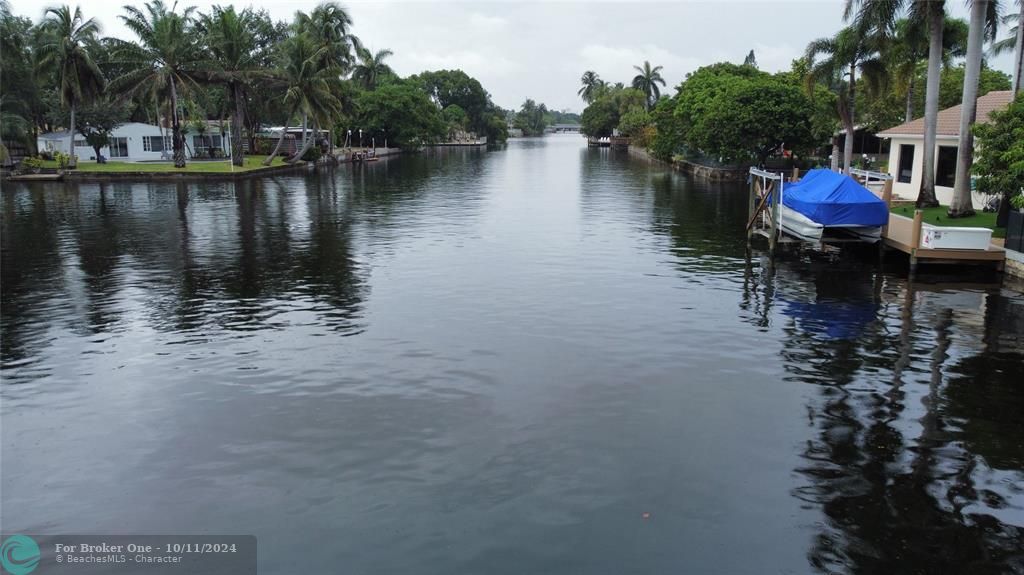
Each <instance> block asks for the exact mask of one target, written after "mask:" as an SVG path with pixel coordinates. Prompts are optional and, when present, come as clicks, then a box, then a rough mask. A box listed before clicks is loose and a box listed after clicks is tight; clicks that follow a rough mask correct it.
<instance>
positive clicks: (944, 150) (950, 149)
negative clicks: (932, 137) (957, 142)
mask: <svg viewBox="0 0 1024 575" xmlns="http://www.w3.org/2000/svg"><path fill="white" fill-rule="evenodd" d="M955 181H956V146H939V157H938V158H936V159H935V185H936V186H942V187H945V188H952V187H953V182H955Z"/></svg>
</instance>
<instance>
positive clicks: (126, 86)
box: [111, 0, 215, 168]
mask: <svg viewBox="0 0 1024 575" xmlns="http://www.w3.org/2000/svg"><path fill="white" fill-rule="evenodd" d="M124 10H125V12H126V14H125V15H122V16H120V18H121V21H122V22H124V25H125V26H126V27H127V28H128V29H129V30H131V31H132V32H133V33H134V34H135V35H136V36H138V38H139V43H138V44H136V43H134V42H126V41H123V40H120V41H117V42H116V43H115V48H114V58H115V59H117V60H118V61H119V62H120V63H121V65H123V66H124V68H125V69H126V70H127V72H125V73H124V74H123V75H121V76H120V77H118V78H117V79H115V80H114V81H113V82H112V83H111V88H112V89H114V90H115V91H117V92H120V93H122V94H123V95H125V96H132V97H134V96H138V95H142V94H143V93H144V92H147V91H148V92H149V93H150V96H151V97H152V98H153V99H154V100H164V101H166V104H167V115H168V116H169V118H170V121H171V141H172V142H173V149H174V166H175V167H177V168H184V167H185V136H184V134H183V132H182V128H181V109H180V108H181V105H180V101H181V98H182V97H188V96H189V95H190V94H193V93H200V92H201V91H202V85H201V82H204V81H206V80H207V79H208V78H209V77H210V72H211V71H212V70H214V69H215V67H214V66H213V64H212V63H211V62H210V60H209V59H208V57H207V56H206V55H204V54H203V52H202V51H201V50H200V47H199V46H198V44H197V43H196V41H195V37H196V34H195V30H194V25H193V18H192V14H193V12H194V10H195V9H194V8H192V7H189V8H186V9H185V10H183V11H182V12H181V13H180V14H179V13H178V12H176V11H175V9H174V7H172V8H171V9H168V8H167V6H166V5H165V4H164V3H163V1H162V0H151V1H150V2H147V3H146V5H145V11H143V10H140V9H138V8H136V7H134V6H131V5H128V6H125V7H124Z"/></svg>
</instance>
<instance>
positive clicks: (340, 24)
mask: <svg viewBox="0 0 1024 575" xmlns="http://www.w3.org/2000/svg"><path fill="white" fill-rule="evenodd" d="M294 29H295V33H296V34H308V35H309V37H310V38H311V39H312V40H313V43H314V44H315V45H316V47H317V53H318V54H319V55H320V57H321V58H323V59H324V62H323V64H324V65H325V66H327V67H330V68H338V69H339V70H341V72H342V74H344V73H347V72H349V71H351V70H352V67H353V65H354V64H355V61H356V52H357V51H358V50H359V49H360V48H361V47H362V43H361V42H360V41H359V38H357V37H356V36H355V35H354V34H352V16H350V15H349V13H348V11H347V10H345V9H344V8H343V7H342V6H341V5H340V4H338V3H337V2H330V1H328V2H322V3H320V4H319V5H318V6H317V7H316V8H314V9H313V11H312V12H310V13H309V14H306V13H305V12H302V11H299V12H296V13H295V24H294Z"/></svg>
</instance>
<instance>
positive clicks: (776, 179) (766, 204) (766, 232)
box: [747, 167, 796, 256]
mask: <svg viewBox="0 0 1024 575" xmlns="http://www.w3.org/2000/svg"><path fill="white" fill-rule="evenodd" d="M794 175H796V171H794ZM748 179H749V180H750V198H749V201H748V203H747V216H748V219H747V246H750V240H751V238H752V237H753V235H754V234H758V235H760V236H764V237H766V238H768V252H769V253H770V254H771V255H773V256H774V255H775V245H776V243H778V241H779V239H780V238H781V236H782V225H781V219H782V213H781V207H780V206H781V205H782V193H783V186H784V184H785V182H784V178H783V176H782V174H777V173H774V172H769V171H767V170H762V169H760V168H754V167H751V168H750V175H749V176H748ZM774 196H778V201H776V200H775V199H774Z"/></svg>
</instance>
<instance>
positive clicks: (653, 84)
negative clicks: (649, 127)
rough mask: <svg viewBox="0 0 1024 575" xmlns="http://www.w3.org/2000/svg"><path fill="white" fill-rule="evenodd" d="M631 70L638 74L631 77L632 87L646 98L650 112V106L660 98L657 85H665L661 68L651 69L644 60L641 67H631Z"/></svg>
mask: <svg viewBox="0 0 1024 575" xmlns="http://www.w3.org/2000/svg"><path fill="white" fill-rule="evenodd" d="M633 68H634V69H635V70H636V71H637V72H639V74H637V75H636V76H634V77H633V87H634V88H636V89H637V90H640V91H641V92H643V93H644V95H645V96H646V97H647V109H648V110H650V109H651V106H653V105H654V103H655V102H657V101H658V98H660V97H661V91H660V90H659V89H658V84H661V85H662V86H664V85H665V79H664V78H662V77H661V66H655V67H653V68H652V67H651V63H650V62H648V61H647V60H644V65H643V66H642V67H641V66H633Z"/></svg>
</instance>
